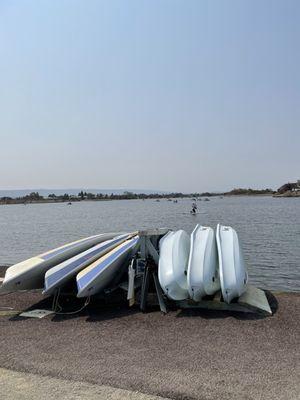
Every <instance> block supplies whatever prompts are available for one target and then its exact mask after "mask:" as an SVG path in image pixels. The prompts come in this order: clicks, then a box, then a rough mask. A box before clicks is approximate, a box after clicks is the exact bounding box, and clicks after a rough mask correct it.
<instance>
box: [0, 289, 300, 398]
mask: <svg viewBox="0 0 300 400" xmlns="http://www.w3.org/2000/svg"><path fill="white" fill-rule="evenodd" d="M276 298H277V301H278V306H277V305H276V301H275V300H274V299H273V304H272V306H273V308H274V309H276V308H277V307H278V309H277V311H276V313H275V315H274V316H273V317H268V318H259V317H255V316H253V315H251V314H239V313H228V312H215V311H214V312H210V311H203V310H202V311H201V310H197V311H184V312H180V311H173V312H170V313H169V314H168V315H166V316H163V315H161V314H160V313H159V312H157V311H155V312H152V313H148V314H142V313H140V312H138V310H136V309H133V310H128V309H127V308H126V307H114V308H108V307H103V308H99V306H96V305H93V306H91V307H90V308H88V309H87V310H85V311H84V312H82V313H81V314H80V315H70V316H59V315H56V316H48V317H46V318H44V319H41V320H38V319H25V318H20V317H18V316H13V314H12V313H13V311H14V310H24V309H26V308H28V307H30V306H33V307H32V308H47V307H49V305H50V302H51V299H49V298H46V299H45V300H43V301H41V299H42V297H41V295H40V294H39V293H31V294H29V293H20V294H10V295H7V296H1V297H0V310H2V312H3V313H2V316H1V317H0V340H1V352H0V366H1V367H2V368H7V369H10V370H13V371H20V372H29V373H33V374H37V375H40V376H47V377H52V378H58V379H66V380H70V381H73V383H72V385H75V386H74V387H77V386H76V385H77V384H78V383H74V382H78V381H79V382H86V383H91V384H95V385H106V386H110V387H115V388H121V389H127V390H131V391H138V392H141V393H146V394H150V395H159V396H162V397H168V398H172V399H199V400H211V399H222V400H225V399H230V400H231V399H238V400H241V399H245V400H251V399H255V400H257V399H263V400H268V399H276V400H281V399H282V400H283V399H284V400H289V399H291V400H296V399H299V398H300V365H299V362H300V361H299V360H300V353H299V349H300V333H299V329H300V328H299V327H300V295H299V294H278V295H276ZM78 306H79V304H77V307H78ZM5 307H12V308H14V310H10V309H8V308H5ZM6 313H8V314H7V315H5V314H6ZM9 313H10V315H9ZM18 379H19V378H18V377H16V384H18V383H17V382H19V381H18ZM34 379H35V378H34ZM4 380H5V379H4ZM48 382H49V381H48ZM51 382H52V381H51ZM53 382H55V381H53ZM78 385H79V386H78V390H79V392H78V393H80V390H81V389H80V387H81V386H80V385H82V384H78ZM49 388H50V386H49ZM51 388H52V386H51ZM66 388H67V386H66ZM97 388H99V386H97ZM97 388H96V389H95V390H98V389H97ZM2 390H3V389H2V385H1V392H2ZM5 390H7V389H5ZM49 390H50V392H49V393H50V394H51V395H52V392H51V391H52V389H49ZM76 390H77V389H76ZM99 390H100V389H99ZM75 392H76V391H75ZM2 393H3V392H2ZM66 395H67V394H66ZM4 398H8V397H4ZM14 398H17V397H14ZM26 398H30V397H26ZM32 398H34V397H32ZM40 398H44V397H40ZM49 398H50V399H51V398H52V397H49ZM58 398H64V397H58ZM72 398H76V397H72ZM91 398H93V397H91ZM132 398H134V397H132Z"/></svg>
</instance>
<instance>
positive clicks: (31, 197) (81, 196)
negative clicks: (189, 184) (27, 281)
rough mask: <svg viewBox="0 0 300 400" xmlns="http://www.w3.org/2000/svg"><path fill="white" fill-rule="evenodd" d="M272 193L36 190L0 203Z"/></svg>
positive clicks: (260, 193) (241, 190) (237, 190)
mask: <svg viewBox="0 0 300 400" xmlns="http://www.w3.org/2000/svg"><path fill="white" fill-rule="evenodd" d="M269 194H273V191H272V190H271V189H265V190H253V189H234V190H232V191H230V192H226V193H210V192H204V193H180V192H176V193H163V194H161V193H151V194H148V193H147V194H145V193H133V192H124V193H122V194H115V193H111V194H102V193H98V194H95V193H89V192H85V191H81V192H79V193H78V194H77V195H72V194H68V193H65V194H63V195H56V194H54V193H50V194H49V195H48V196H47V197H44V196H41V195H40V194H39V193H38V192H31V193H29V194H27V195H26V196H22V197H16V198H13V197H7V196H6V197H1V198H0V204H27V203H61V202H78V201H105V200H135V199H142V200H146V199H167V200H168V199H170V200H171V199H178V198H192V199H193V198H194V199H197V198H200V197H213V196H228V195H233V196H234V195H269Z"/></svg>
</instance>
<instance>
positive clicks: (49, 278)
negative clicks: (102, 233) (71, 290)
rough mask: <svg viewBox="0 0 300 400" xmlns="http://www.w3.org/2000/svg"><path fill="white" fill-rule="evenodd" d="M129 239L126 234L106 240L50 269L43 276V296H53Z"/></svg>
mask: <svg viewBox="0 0 300 400" xmlns="http://www.w3.org/2000/svg"><path fill="white" fill-rule="evenodd" d="M128 237H130V236H129V235H128V234H124V235H120V236H117V237H115V238H113V239H109V240H106V241H105V242H102V243H100V244H97V245H96V246H93V247H91V248H90V249H88V250H86V251H84V252H82V253H80V254H77V255H76V256H74V257H71V258H69V259H68V260H66V261H64V262H62V263H60V264H58V265H56V266H55V267H53V268H50V269H49V270H48V271H47V272H46V274H45V286H44V291H43V294H47V295H50V294H53V293H54V292H55V290H56V289H57V288H59V287H62V286H63V285H64V284H66V283H67V281H68V280H70V279H72V277H74V276H75V275H76V274H77V273H78V272H79V271H81V270H82V269H84V268H85V267H87V266H88V265H90V264H92V263H93V262H94V261H96V260H98V259H99V258H100V257H101V256H103V255H104V254H106V253H108V252H109V251H111V250H112V249H113V248H115V247H117V246H118V245H119V244H120V243H122V242H124V241H125V240H126V239H128Z"/></svg>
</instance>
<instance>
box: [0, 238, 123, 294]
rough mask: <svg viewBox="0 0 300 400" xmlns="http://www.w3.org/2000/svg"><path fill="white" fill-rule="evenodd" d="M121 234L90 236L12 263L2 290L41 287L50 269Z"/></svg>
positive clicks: (0, 290) (9, 290) (0, 289)
mask: <svg viewBox="0 0 300 400" xmlns="http://www.w3.org/2000/svg"><path fill="white" fill-rule="evenodd" d="M120 234H121V232H117V233H104V234H100V235H94V236H90V237H88V238H84V239H80V240H77V241H75V242H72V243H68V244H66V245H64V246H61V247H58V248H56V249H53V250H50V251H48V252H46V253H43V254H40V255H38V256H36V257H32V258H29V259H28V260H25V261H22V262H20V263H18V264H15V265H12V266H11V267H9V268H8V269H7V270H6V273H5V277H4V280H3V284H2V286H1V287H0V292H11V291H18V290H33V289H41V288H43V286H44V276H45V273H46V272H47V270H48V269H50V268H52V267H53V266H54V265H56V264H59V263H61V262H63V261H65V260H67V259H68V258H71V257H73V256H74V255H76V254H78V253H80V252H82V251H85V250H87V249H89V248H90V247H92V246H94V245H96V244H98V243H101V242H103V241H105V240H108V239H111V238H113V237H115V236H116V235H120Z"/></svg>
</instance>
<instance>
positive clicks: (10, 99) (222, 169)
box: [0, 0, 300, 192]
mask: <svg viewBox="0 0 300 400" xmlns="http://www.w3.org/2000/svg"><path fill="white" fill-rule="evenodd" d="M0 139H1V141H0V170H1V174H0V188H1V189H12V188H18V189H19V188H35V187H37V188H38V187H44V188H45V187H47V188H49V187H50V188H51V187H52V188H54V187H55V188H64V187H66V188H68V187H69V188H70V187H96V188H145V189H161V190H174V191H185V192H190V191H206V190H226V189H231V188H233V187H259V188H260V187H273V188H277V187H278V186H279V185H281V184H283V183H284V182H286V181H293V180H295V179H298V178H300V168H299V167H300V1H297V0H295V1H289V0H282V1H276V0H263V1H262V0H259V1H255V0H249V1H242V0H239V1H234V0H228V1H225V0H220V1H216V0H208V1H201V0H197V1H192V0H182V1H176V0H160V1H158V0H147V1H144V0H136V1H133V0H128V1H126V0H121V1H114V0H107V1H100V0H99V1H92V0H89V1H85V0H82V1H76V0H68V1H65V0H43V1H37V0H35V1H31V0H24V1H18V0H7V1H6V0H0Z"/></svg>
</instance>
